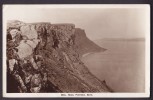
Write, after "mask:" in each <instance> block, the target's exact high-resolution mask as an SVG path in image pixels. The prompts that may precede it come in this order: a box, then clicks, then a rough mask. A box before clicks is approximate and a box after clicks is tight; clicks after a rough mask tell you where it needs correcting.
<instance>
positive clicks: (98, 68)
mask: <svg viewBox="0 0 153 100" xmlns="http://www.w3.org/2000/svg"><path fill="white" fill-rule="evenodd" d="M2 26H3V70H2V72H3V97H27V98H28V97H74V98H77V97H87V98H88V97H89V98H90V97H97V98H99V97H107V98H111V97H149V96H150V6H149V5H147V4H134V5H130V4H128V5H127V4H126V5H125V4H122V5H117V4H116V5H115V4H114V5H111V4H107V5H106V4H105V5H103V4H88V5H87V4H84V5H79V4H71V5H66V4H65V5H64V4H60V5H55V4H54V5H53V4H48V5H21V4H18V5H15V4H14V5H13V4H10V5H3V25H2Z"/></svg>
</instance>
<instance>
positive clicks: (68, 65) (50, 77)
mask: <svg viewBox="0 0 153 100" xmlns="http://www.w3.org/2000/svg"><path fill="white" fill-rule="evenodd" d="M9 25H10V26H9ZM7 30H8V32H7V63H8V64H7V66H8V72H7V73H8V76H9V77H10V76H12V77H13V80H14V81H16V82H17V83H18V85H17V86H15V88H17V89H16V90H17V92H34V93H37V92H73V93H74V92H111V90H110V89H109V88H108V87H107V86H106V84H105V83H103V82H101V81H100V80H98V79H97V78H96V77H95V76H94V75H92V73H90V71H89V70H88V69H87V68H86V66H85V65H84V64H83V62H81V60H80V58H79V57H80V56H81V55H82V54H84V53H87V52H89V51H87V50H86V49H90V50H91V51H92V50H93V51H96V50H95V47H96V45H94V44H93V43H91V42H89V41H88V39H87V37H86V36H83V35H81V37H80V36H79V34H80V31H79V33H77V32H78V31H77V30H78V29H76V28H75V26H74V25H73V24H50V23H33V24H26V23H23V22H19V21H12V22H9V24H8V29H7ZM12 30H16V31H17V34H18V35H17V34H15V35H14V34H13V35H12V33H11V32H12ZM82 36H83V37H82ZM79 37H80V38H81V41H80V42H77V41H79ZM13 39H14V40H13ZM83 41H85V42H86V43H87V45H92V46H93V48H92V47H91V46H90V47H88V46H86V47H85V48H84V46H85V45H84V43H83V45H81V42H83ZM84 49H85V50H84ZM96 49H97V50H98V49H99V50H101V48H100V47H96ZM85 51H86V52H85ZM13 61H14V62H13ZM15 61H16V62H17V63H16V64H15ZM10 62H11V66H10ZM9 77H8V78H9ZM8 87H9V82H8ZM8 92H10V90H9V88H8Z"/></svg>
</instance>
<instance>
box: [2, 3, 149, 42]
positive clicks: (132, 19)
mask: <svg viewBox="0 0 153 100" xmlns="http://www.w3.org/2000/svg"><path fill="white" fill-rule="evenodd" d="M116 7H117V6H116ZM146 11H147V9H146V8H145V7H137V8H134V7H132V8H127V7H124V8H121V7H119V8H111V7H106V8H105V7H103V8H96V7H95V8H94V7H93V8H89V7H88V8H79V7H78V6H77V7H76V8H75V7H74V8H49V7H46V8H45V6H41V7H35V6H28V5H26V6H23V5H22V6H17V5H14V6H8V5H7V6H4V9H3V15H4V18H5V20H20V21H23V22H27V23H31V22H51V23H73V24H75V25H76V27H79V28H82V29H85V32H86V34H87V36H88V37H89V38H90V39H93V40H94V39H100V38H137V37H144V36H145V33H146V27H147V24H146V23H147V21H148V18H149V17H148V16H147V15H148V13H146Z"/></svg>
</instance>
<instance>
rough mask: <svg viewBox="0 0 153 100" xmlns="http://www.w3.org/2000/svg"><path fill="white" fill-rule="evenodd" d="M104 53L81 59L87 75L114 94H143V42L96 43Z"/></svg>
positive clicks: (90, 54)
mask: <svg viewBox="0 0 153 100" xmlns="http://www.w3.org/2000/svg"><path fill="white" fill-rule="evenodd" d="M94 42H95V43H96V44H97V45H99V46H100V47H102V48H105V49H107V50H106V51H104V52H91V53H88V54H85V55H84V56H83V57H82V59H81V60H82V61H83V62H84V64H85V65H86V66H87V67H88V69H89V70H90V72H91V73H92V74H94V75H95V76H96V77H97V78H99V79H100V80H101V81H103V80H105V81H106V84H107V85H108V86H109V87H110V88H112V89H113V90H114V92H119V93H121V92H123V93H143V92H145V40H140V41H139V40H97V41H94Z"/></svg>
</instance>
